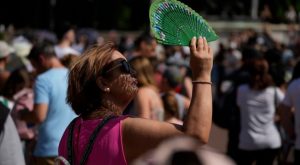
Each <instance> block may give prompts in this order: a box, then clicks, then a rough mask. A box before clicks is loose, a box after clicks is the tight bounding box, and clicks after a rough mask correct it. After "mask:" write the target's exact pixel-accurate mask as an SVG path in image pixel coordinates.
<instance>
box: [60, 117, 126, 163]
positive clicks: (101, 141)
mask: <svg viewBox="0 0 300 165" xmlns="http://www.w3.org/2000/svg"><path fill="white" fill-rule="evenodd" d="M126 117H127V116H119V117H116V118H113V119H111V120H110V121H109V122H108V123H106V124H105V125H104V127H103V128H102V129H101V131H100V132H99V134H98V135H97V138H96V140H95V143H94V146H93V149H92V151H91V153H90V155H89V157H88V159H87V162H86V164H89V165H98V164H105V165H115V164H119V165H127V162H126V158H125V154H124V150H123V142H122V128H121V121H122V120H124V119H125V118H126ZM101 121H102V119H92V120H83V119H82V118H81V117H80V118H78V119H77V120H76V121H75V126H74V132H73V133H74V134H73V148H74V151H73V152H74V164H75V165H77V164H79V161H80V159H81V158H82V156H83V152H84V150H85V148H86V147H87V145H88V144H87V143H88V141H89V138H90V136H91V134H92V133H93V131H94V130H95V128H96V127H97V125H98V124H99V123H100V122H101ZM68 134H69V127H68V128H67V129H66V130H65V132H64V134H63V136H62V138H61V141H60V144H59V148H58V153H59V156H62V157H64V158H65V159H67V158H68V149H67V140H68Z"/></svg>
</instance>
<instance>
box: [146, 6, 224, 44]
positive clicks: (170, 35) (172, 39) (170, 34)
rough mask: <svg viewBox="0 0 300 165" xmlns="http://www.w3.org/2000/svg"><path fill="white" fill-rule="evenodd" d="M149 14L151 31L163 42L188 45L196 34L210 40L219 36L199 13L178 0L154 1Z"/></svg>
mask: <svg viewBox="0 0 300 165" xmlns="http://www.w3.org/2000/svg"><path fill="white" fill-rule="evenodd" d="M149 16H150V26H151V31H152V33H153V34H154V36H155V38H156V39H157V41H158V42H159V43H161V44H166V45H182V46H188V45H189V44H190V41H191V39H192V38H193V37H194V36H195V37H199V36H202V37H206V39H207V41H208V42H210V41H214V40H217V39H218V38H219V37H218V36H217V35H216V33H215V32H214V30H213V29H212V28H211V27H210V26H209V25H208V23H207V22H206V21H205V20H204V19H203V18H202V17H201V16H200V15H199V14H198V13H196V12H195V11H194V10H193V9H191V8H189V7H188V6H187V5H185V4H183V3H181V2H179V1H177V0H156V1H154V2H153V3H152V4H151V7H150V12H149Z"/></svg>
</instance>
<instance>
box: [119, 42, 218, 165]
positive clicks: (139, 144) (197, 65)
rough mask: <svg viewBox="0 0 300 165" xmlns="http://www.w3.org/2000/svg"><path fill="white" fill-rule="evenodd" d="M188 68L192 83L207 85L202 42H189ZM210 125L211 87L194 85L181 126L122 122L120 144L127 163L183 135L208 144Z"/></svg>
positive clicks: (208, 54) (208, 56)
mask: <svg viewBox="0 0 300 165" xmlns="http://www.w3.org/2000/svg"><path fill="white" fill-rule="evenodd" d="M190 49H191V52H192V55H191V61H190V66H191V68H192V71H193V80H196V81H203V82H210V81H211V78H210V74H211V68H212V60H213V59H212V58H213V56H212V51H211V49H210V48H209V47H208V45H207V42H206V40H205V39H203V38H199V39H198V40H197V46H196V38H193V39H192V42H191V46H190ZM211 122H212V91H211V85H210V84H205V83H195V84H194V85H193V93H192V99H191V104H190V107H189V112H188V114H187V118H186V120H185V121H184V124H183V126H179V125H174V124H170V123H166V122H158V121H152V120H146V119H140V118H126V119H125V120H124V121H123V122H122V131H123V144H124V149H125V155H126V159H127V161H128V162H131V161H132V160H133V159H135V158H137V157H138V156H140V155H141V154H142V153H144V152H145V151H147V150H149V149H151V148H153V147H155V146H157V145H158V144H159V143H160V142H162V141H163V140H165V139H167V138H169V137H172V136H176V135H182V134H186V135H189V136H193V137H195V138H197V139H198V140H199V141H200V142H202V143H203V144H206V143H207V142H208V138H209V134H210V129H211Z"/></svg>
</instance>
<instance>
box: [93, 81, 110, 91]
mask: <svg viewBox="0 0 300 165" xmlns="http://www.w3.org/2000/svg"><path fill="white" fill-rule="evenodd" d="M96 84H97V86H98V87H99V89H100V90H102V91H104V92H106V93H109V92H110V88H109V83H108V81H107V80H105V79H104V78H102V77H98V78H97V80H96Z"/></svg>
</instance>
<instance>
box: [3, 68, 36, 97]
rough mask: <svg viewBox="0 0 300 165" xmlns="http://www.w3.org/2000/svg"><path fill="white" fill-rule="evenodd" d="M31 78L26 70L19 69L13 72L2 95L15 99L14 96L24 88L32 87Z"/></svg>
mask: <svg viewBox="0 0 300 165" xmlns="http://www.w3.org/2000/svg"><path fill="white" fill-rule="evenodd" d="M31 82H32V81H31V76H30V74H29V73H28V71H27V70H26V69H25V68H19V69H16V70H15V71H13V72H12V73H11V75H10V77H9V78H8V80H7V81H6V82H5V84H4V88H3V90H2V92H1V93H2V95H3V96H4V97H6V98H9V99H13V96H14V95H15V94H16V93H17V92H19V91H20V90H22V89H23V88H30V87H31V85H32V84H31Z"/></svg>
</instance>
